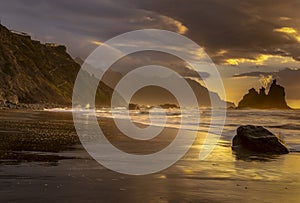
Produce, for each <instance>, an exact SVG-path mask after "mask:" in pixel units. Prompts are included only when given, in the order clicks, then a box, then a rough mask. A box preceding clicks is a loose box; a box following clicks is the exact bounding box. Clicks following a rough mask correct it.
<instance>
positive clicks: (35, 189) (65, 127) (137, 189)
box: [0, 110, 300, 202]
mask: <svg viewBox="0 0 300 203" xmlns="http://www.w3.org/2000/svg"><path fill="white" fill-rule="evenodd" d="M280 113H281V112H280ZM231 114H232V115H234V114H236V113H235V112H233V113H231ZM232 115H229V117H230V116H232ZM281 116H282V115H281ZM297 119H298V118H297ZM238 120H242V119H238ZM99 124H100V126H101V128H102V130H103V132H105V134H106V135H107V137H108V138H109V139H110V140H111V142H112V143H113V144H114V145H115V146H118V147H120V149H122V150H124V151H126V152H128V153H135V154H147V153H152V152H153V151H155V150H160V149H162V148H164V147H165V146H167V143H169V142H171V141H172V139H173V138H174V136H173V134H174V133H176V132H177V129H176V128H166V129H164V130H163V131H162V133H161V135H159V137H160V139H153V140H151V141H150V143H149V144H147V145H146V144H142V143H132V142H131V140H130V139H128V138H126V137H124V136H122V135H121V134H120V132H118V129H116V127H115V125H114V122H113V120H112V119H111V118H101V119H99ZM233 128H236V126H233V127H232V128H231V129H229V130H228V129H227V131H226V129H225V131H224V133H225V134H226V135H225V136H223V137H221V139H220V141H219V142H218V144H217V146H216V147H215V148H214V151H213V152H212V153H211V154H210V155H209V156H208V157H207V158H206V159H205V160H199V151H200V149H201V146H202V144H203V138H204V137H205V135H204V134H203V132H200V131H199V133H198V137H197V140H196V141H195V143H194V145H193V146H192V147H191V149H190V150H189V151H188V153H187V154H186V155H185V156H184V157H183V158H182V159H181V160H180V161H178V162H177V163H175V164H174V165H172V166H171V167H169V168H167V169H165V170H163V171H161V172H158V173H154V174H150V175H144V176H131V175H124V174H119V173H117V172H114V171H111V170H109V169H106V168H104V167H103V166H101V165H100V164H99V163H98V162H96V161H95V160H93V159H92V157H91V156H89V154H88V153H87V152H86V151H85V149H84V148H83V147H82V145H81V144H80V141H79V139H78V137H77V134H76V132H75V129H74V125H73V120H72V114H71V112H46V111H25V110H18V111H9V110H7V111H2V112H1V114H0V137H1V145H0V146H1V149H0V150H1V160H0V161H1V164H0V187H1V188H0V201H1V202H19V201H22V202H27V201H30V202H40V201H45V202H50V201H59V202H60V201H67V202H95V201H97V202H254V201H256V202H299V199H300V194H299V191H300V166H299V165H298V164H297V163H299V161H300V154H299V153H298V152H297V150H294V151H293V152H291V153H289V154H286V155H280V156H265V157H259V156H246V157H244V156H240V155H236V154H235V153H234V152H232V150H231V139H232V138H233V136H234V135H235V134H234V132H232V129H233ZM271 129H272V128H271ZM289 130H290V131H288V132H289V133H290V134H292V132H297V131H296V130H294V131H291V129H289ZM274 131H276V132H278V131H279V129H275V128H274ZM283 132H284V131H283ZM230 134H232V135H231V138H230ZM283 134H284V133H283ZM290 139H291V137H285V140H286V141H287V142H289V141H290ZM293 139H294V138H293ZM295 140H298V138H297V139H296V138H295V139H294V141H293V143H292V144H291V145H292V146H293V148H297V146H298V143H297V141H295ZM133 144H134V146H135V147H133V146H132V145H133Z"/></svg>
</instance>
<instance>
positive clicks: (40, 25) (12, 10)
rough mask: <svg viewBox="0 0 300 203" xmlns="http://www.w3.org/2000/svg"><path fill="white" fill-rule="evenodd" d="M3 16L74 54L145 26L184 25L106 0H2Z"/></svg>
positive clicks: (84, 53) (0, 11) (4, 20)
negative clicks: (94, 42)
mask: <svg viewBox="0 0 300 203" xmlns="http://www.w3.org/2000/svg"><path fill="white" fill-rule="evenodd" d="M0 19H1V21H2V23H3V24H4V25H7V26H9V28H13V29H18V30H22V31H26V32H29V33H33V34H34V36H33V37H34V38H38V39H40V40H42V41H50V40H51V41H56V42H58V43H63V44H66V45H67V47H68V48H69V51H70V52H71V53H72V54H73V55H74V56H76V55H80V56H81V57H86V56H87V55H88V54H89V53H90V51H92V50H93V48H95V45H93V44H92V43H90V42H91V41H93V40H94V41H95V40H98V41H105V40H107V39H109V38H111V37H114V36H116V35H118V34H121V33H124V32H127V31H132V30H136V29H141V28H161V29H166V30H171V31H178V30H179V29H180V28H182V26H181V25H180V22H176V21H174V20H173V19H171V18H169V17H167V16H164V15H160V14H158V13H156V12H153V11H148V10H144V9H140V8H136V7H130V6H124V5H122V4H120V3H118V2H116V1H106V0H100V1H99V0H88V1H83V0H73V1H59V0H48V1H45V0H44V1H38V0H29V1H22V0H11V1H2V2H0Z"/></svg>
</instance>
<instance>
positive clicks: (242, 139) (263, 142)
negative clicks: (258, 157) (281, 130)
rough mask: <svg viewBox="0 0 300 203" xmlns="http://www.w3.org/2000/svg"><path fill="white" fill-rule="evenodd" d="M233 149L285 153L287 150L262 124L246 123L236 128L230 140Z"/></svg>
mask: <svg viewBox="0 0 300 203" xmlns="http://www.w3.org/2000/svg"><path fill="white" fill-rule="evenodd" d="M232 147H233V149H241V148H244V149H247V150H250V151H255V152H262V153H272V154H287V153H289V150H288V149H287V147H286V146H285V145H284V144H283V143H282V142H281V140H280V139H279V138H278V137H276V136H275V135H274V134H273V133H271V132H270V131H268V130H267V129H265V128H263V127H262V126H253V125H246V126H240V127H239V128H238V129H237V135H236V136H235V137H234V138H233V141H232Z"/></svg>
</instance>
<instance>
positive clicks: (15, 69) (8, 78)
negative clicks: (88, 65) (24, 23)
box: [0, 25, 113, 106]
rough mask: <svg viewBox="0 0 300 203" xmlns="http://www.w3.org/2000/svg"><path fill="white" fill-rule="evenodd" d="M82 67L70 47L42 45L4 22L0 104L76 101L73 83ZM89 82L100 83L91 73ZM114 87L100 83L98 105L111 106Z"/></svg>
mask: <svg viewBox="0 0 300 203" xmlns="http://www.w3.org/2000/svg"><path fill="white" fill-rule="evenodd" d="M79 69H80V65H79V64H77V63H76V62H75V61H74V60H73V59H72V58H71V56H70V55H69V54H68V53H67V52H66V47H65V46H61V45H56V44H52V43H46V44H41V43H40V42H39V41H35V40H32V39H31V37H30V36H29V35H27V34H26V33H20V32H16V31H10V30H8V29H7V28H6V27H4V26H2V25H0V105H1V106H9V105H16V104H18V103H23V104H54V105H56V104H58V105H66V106H70V105H71V104H72V93H73V86H74V82H75V79H76V76H77V73H78V71H79ZM86 77H89V78H88V80H87V81H89V82H90V83H93V82H97V81H96V79H95V78H94V77H92V76H91V75H89V74H88V73H87V75H86ZM112 92H113V90H112V89H111V88H109V87H108V86H106V85H105V84H103V83H100V85H99V88H98V91H97V98H98V99H97V104H98V105H108V104H109V103H110V95H111V94H112Z"/></svg>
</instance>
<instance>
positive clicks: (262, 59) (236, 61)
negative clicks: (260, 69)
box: [224, 54, 295, 66]
mask: <svg viewBox="0 0 300 203" xmlns="http://www.w3.org/2000/svg"><path fill="white" fill-rule="evenodd" d="M269 60H273V61H275V60H276V61H279V62H280V63H282V64H284V63H289V62H295V60H294V59H293V58H291V57H285V56H278V55H271V54H261V55H259V56H258V57H256V58H254V59H248V58H230V59H226V60H225V63H224V65H232V66H238V65H241V64H243V63H252V64H254V65H257V66H262V65H265V64H266V62H267V61H269Z"/></svg>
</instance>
